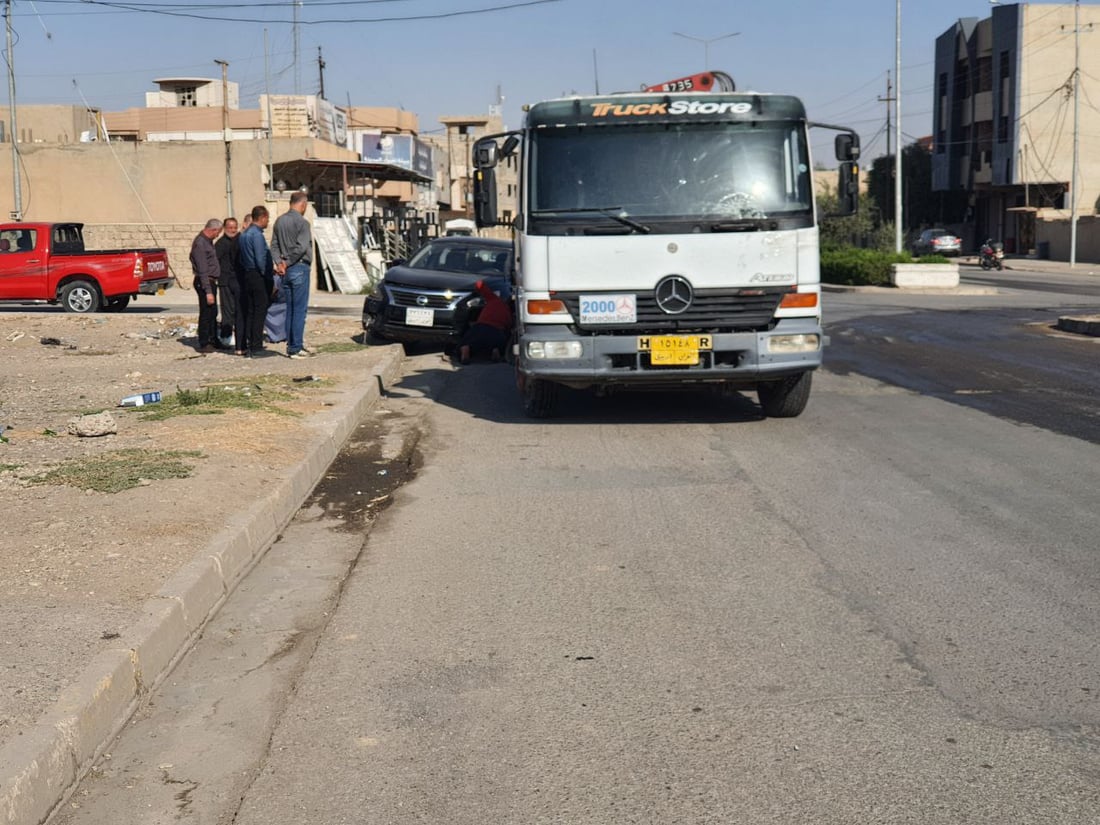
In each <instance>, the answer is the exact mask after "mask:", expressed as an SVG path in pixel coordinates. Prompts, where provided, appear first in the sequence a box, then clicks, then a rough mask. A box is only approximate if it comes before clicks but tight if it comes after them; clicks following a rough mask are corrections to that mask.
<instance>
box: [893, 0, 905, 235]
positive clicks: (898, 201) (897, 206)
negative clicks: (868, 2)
mask: <svg viewBox="0 0 1100 825" xmlns="http://www.w3.org/2000/svg"><path fill="white" fill-rule="evenodd" d="M895 29H896V31H895V44H894V74H895V80H894V128H895V130H896V132H897V140H895V141H894V152H895V153H896V154H895V155H894V250H895V251H896V252H899V253H900V252H901V248H902V241H903V238H904V234H905V233H904V230H903V228H902V221H903V218H904V215H903V214H902V192H901V187H902V178H901V157H902V148H901V0H897V18H896V20H895Z"/></svg>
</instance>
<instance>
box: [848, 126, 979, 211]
mask: <svg viewBox="0 0 1100 825" xmlns="http://www.w3.org/2000/svg"><path fill="white" fill-rule="evenodd" d="M901 152H902V159H901V167H902V175H903V176H904V180H903V181H902V185H903V188H902V198H903V199H904V203H903V204H902V211H903V213H904V215H903V217H904V220H905V226H906V227H907V228H910V229H913V228H917V227H921V226H928V225H930V224H950V223H958V222H959V221H962V220H963V218H964V216H965V214H966V193H965V192H962V191H954V192H933V191H932V153H931V152H929V151H928V150H927V149H925V148H924V146H922V145H921V144H919V143H910V144H909V145H908V146H906V147H904V148H903V149H902V150H901ZM867 192H868V195H869V196H870V200H872V201H873V202H874V203H875V205H876V207H877V208H878V211H879V214H881V215H882V216H883V220H884V221H890V222H893V220H894V157H893V156H892V155H890V156H887V155H882V156H881V157H877V158H875V160H874V161H873V162H872V164H871V171H870V172H869V173H868V177H867Z"/></svg>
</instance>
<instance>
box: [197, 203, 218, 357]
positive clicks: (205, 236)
mask: <svg viewBox="0 0 1100 825" xmlns="http://www.w3.org/2000/svg"><path fill="white" fill-rule="evenodd" d="M221 231H222V222H221V221H220V220H218V219H217V218H211V219H210V220H208V221H207V222H206V226H204V227H203V229H202V232H200V233H199V234H198V235H196V236H195V240H193V241H192V242H191V272H192V273H193V274H194V276H195V277H194V282H193V283H194V285H195V292H196V294H198V296H199V352H203V353H209V352H214V350H216V349H217V348H218V296H217V292H218V276H219V275H220V274H221V270H220V268H219V267H218V253H217V252H216V251H215V250H214V238H216V237H218V233H219V232H221Z"/></svg>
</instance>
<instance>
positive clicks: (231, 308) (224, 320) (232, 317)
mask: <svg viewBox="0 0 1100 825" xmlns="http://www.w3.org/2000/svg"><path fill="white" fill-rule="evenodd" d="M240 240H241V238H240V234H239V233H238V230H237V219H236V218H226V219H225V220H224V221H222V236H221V237H220V238H218V239H217V240H216V241H214V251H215V252H217V253H218V270H219V273H220V275H219V278H218V303H219V304H221V324H220V325H219V327H218V337H219V338H220V339H221V340H222V341H225V340H226V339H227V338H229V336H230V335H232V336H233V338H234V340H235V341H237V342H240V341H241V340H242V338H243V335H242V332H243V331H244V330H243V329H242V327H243V326H244V309H243V307H242V306H241V273H240V268H241V264H240V256H241V250H240ZM243 354H244V353H243V352H242V347H241V346H240V344H239V343H238V344H237V355H243Z"/></svg>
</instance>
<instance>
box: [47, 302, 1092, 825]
mask: <svg viewBox="0 0 1100 825" xmlns="http://www.w3.org/2000/svg"><path fill="white" fill-rule="evenodd" d="M1070 286H1071V287H1072V284H1071V285H1070ZM1060 289H1061V287H1060ZM1088 297H1089V296H1088V295H1083V294H1077V293H1074V292H1072V291H1071V292H1068V293H1067V292H1059V293H1058V294H1046V295H1044V296H1042V298H1041V300H1039V302H1037V298H1036V296H1034V295H1033V294H1030V293H1029V292H1027V291H1023V290H1021V291H1017V292H1012V293H1009V294H1005V295H999V296H983V297H977V298H971V299H960V298H950V299H947V298H943V297H939V296H928V297H913V298H911V299H909V298H907V299H905V301H904V302H902V301H901V299H899V298H898V297H896V296H889V297H880V296H862V295H855V296H830V297H829V299H828V303H827V308H828V310H829V312H830V317H831V318H832V321H831V323H830V329H829V332H830V335H831V336H832V341H833V343H832V347H831V348H830V351H829V356H828V363H829V369H828V370H827V371H824V372H822V373H821V374H819V375H818V376H817V380H816V382H815V390H814V395H813V398H812V399H811V402H810V406H809V409H808V410H807V412H806V413H805V414H804V415H803V416H802V417H800V418H798V419H793V420H782V421H780V420H764V419H762V418H760V416H759V415H758V410H757V407H756V405H755V403H754V400H753V399H752V398H751V397H744V398H734V399H720V398H716V397H709V396H705V395H659V394H647V395H634V396H629V395H626V396H621V397H615V398H612V399H607V400H596V399H594V398H592V397H589V396H585V395H570V396H569V397H568V398H567V399H566V403H565V407H564V410H563V416H562V417H561V418H559V419H556V420H553V421H550V422H539V423H533V422H530V421H527V420H525V419H523V418H522V417H521V416H520V414H519V410H518V404H517V403H516V399H515V397H514V390H513V388H512V387H511V379H510V374H509V371H508V368H507V367H504V366H496V365H473V366H471V367H468V368H464V369H462V370H460V371H455V370H453V369H452V368H451V367H450V366H449V365H446V364H444V363H443V362H442V361H441V360H440V358H439V357H438V355H435V354H424V355H420V356H416V357H414V358H412V359H410V361H409V370H408V372H407V375H406V377H405V378H404V380H403V381H402V382H401V384H400V386H398V387H395V388H394V390H393V392H392V393H391V397H390V398H389V399H388V400H387V401H386V405H385V411H386V412H387V413H389V415H388V416H384V417H383V418H384V420H391V419H392V420H393V421H395V422H398V423H399V424H400V426H402V427H404V428H405V432H407V428H408V427H409V426H415V429H416V430H417V431H418V432H422V433H423V437H422V439H421V440H420V442H419V443H420V447H419V449H420V453H421V462H420V463H421V465H422V466H421V467H420V470H419V473H418V474H417V476H416V478H415V479H414V480H412V481H411V482H410V483H409V484H408V485H407V486H405V487H403V488H401V490H400V491H398V492H397V494H396V499H395V503H394V506H392V507H391V508H390V509H388V510H387V511H385V513H384V514H383V515H382V516H381V518H380V519H379V520H378V521H377V523H376V524H375V525H374V527H373V529H370V530H367V529H366V526H365V525H361V526H359V527H356V528H355V529H356V530H359V532H358V533H355V530H353V531H352V534H355V535H358V536H365V544H363V545H362V547H361V548H360V549H359V551H358V553H355V552H353V550H352V549H351V548H349V547H347V546H345V544H346V542H347V541H348V540H349V536H350V535H352V534H349V532H348V529H347V527H346V522H347V519H346V518H344V517H343V512H341V506H343V507H344V508H345V510H346V512H352V511H354V510H355V508H354V506H353V505H354V501H355V496H356V495H357V494H366V495H371V491H370V490H369V488H368V489H366V492H365V493H364V488H365V486H366V483H367V481H368V480H369V479H370V478H371V477H372V476H375V477H379V476H378V473H379V472H381V471H376V470H375V466H376V465H375V464H374V463H373V460H364V461H361V462H354V461H353V462H346V464H347V465H348V466H347V467H346V468H345V469H346V472H347V474H346V475H341V473H339V472H337V473H335V476H334V477H335V479H336V480H335V482H334V483H335V484H336V488H335V489H334V490H332V491H329V493H328V494H326V495H327V498H326V497H325V496H322V497H321V498H319V499H318V500H317V502H315V505H314V506H315V509H317V510H318V512H328V513H329V515H330V516H332V518H333V519H334V520H335V521H338V522H340V523H341V524H343V525H344V526H341V527H339V528H337V527H336V526H334V524H333V523H329V522H326V520H325V519H313V520H310V519H306V520H305V521H304V522H303V523H302V524H300V525H299V527H298V532H295V533H294V534H293V535H290V536H289V537H288V538H284V541H283V543H282V544H281V545H280V552H281V553H283V554H284V555H283V558H286V557H288V556H289V557H290V558H294V557H296V556H297V555H298V554H299V551H298V548H301V551H300V552H301V554H304V555H307V556H308V554H309V553H316V552H318V548H323V547H325V536H326V534H327V533H329V532H331V531H334V530H335V531H337V532H338V533H339V536H340V537H341V538H340V540H339V541H338V542H335V543H334V545H333V546H334V548H335V549H334V550H333V552H334V553H336V554H337V555H339V556H341V558H344V559H351V560H352V561H351V562H350V563H351V564H352V568H351V569H352V572H351V574H350V576H349V577H348V578H347V579H346V581H344V580H343V579H342V577H340V576H336V575H335V574H333V573H332V572H331V570H328V568H325V569H324V571H323V573H322V571H316V572H314V573H313V574H306V573H302V574H301V575H303V576H305V578H306V580H307V581H312V580H313V578H316V577H321V578H327V580H328V581H329V588H330V591H329V592H330V596H329V602H326V603H325V604H326V605H327V604H331V605H333V607H332V609H331V610H330V609H329V608H328V607H325V608H324V609H323V610H322V609H320V608H318V609H315V610H313V611H310V610H308V609H306V608H304V607H303V610H304V611H305V612H304V613H302V614H297V615H291V616H289V617H287V618H283V619H279V620H275V619H267V618H266V613H265V611H266V610H269V609H271V608H272V605H273V599H267V600H265V599H263V592H262V591H263V587H262V586H261V587H259V589H258V590H256V592H254V593H253V600H254V601H253V606H252V607H250V608H249V607H238V610H241V611H243V612H242V613H239V614H237V615H238V617H239V616H240V615H244V616H246V617H250V618H249V619H248V621H244V620H243V619H240V618H238V620H237V622H236V624H231V625H230V626H229V627H228V628H227V629H226V630H225V631H224V634H229V635H223V636H221V637H219V636H217V634H215V633H211V634H208V635H209V636H212V637H214V638H220V639H222V642H223V643H224V640H225V639H226V638H229V636H231V635H232V631H233V629H234V628H236V629H237V630H236V632H238V633H239V632H240V628H241V625H242V623H243V624H251V625H254V626H255V627H256V628H257V629H262V628H263V627H264V624H265V621H271V622H276V624H275V625H274V626H276V627H278V628H279V629H280V632H282V633H283V634H284V635H285V637H286V639H288V640H289V641H287V642H286V643H284V644H283V645H282V646H281V647H280V646H278V645H276V646H274V648H273V647H272V642H271V640H270V638H269V639H267V647H261V646H260V645H259V642H256V644H255V646H254V647H255V648H256V649H260V650H263V651H266V654H265V655H266V658H265V655H259V654H258V653H256V652H252V653H251V654H249V650H253V649H254V648H253V647H250V646H249V645H248V644H244V649H243V650H241V651H240V653H239V655H236V656H227V655H226V654H225V650H224V648H220V647H216V646H212V645H209V644H208V643H207V642H205V641H204V642H203V643H202V644H200V645H199V646H198V648H196V650H195V652H194V653H193V654H192V656H191V657H190V659H189V660H188V662H186V663H185V667H186V668H191V669H192V670H181V671H180V673H179V678H178V680H176V682H177V684H178V687H177V689H176V690H173V691H171V692H167V693H166V695H165V696H163V697H158V698H157V700H155V701H154V706H153V707H152V708H151V709H149V710H148V711H147V712H146V713H145V714H144V715H143V718H142V720H141V721H139V722H138V723H137V724H135V725H134V726H132V729H131V730H129V731H128V732H127V733H126V734H125V735H124V737H123V738H122V740H121V741H120V742H119V743H118V744H117V746H116V747H115V748H113V749H112V754H111V758H110V759H108V760H104V763H103V764H102V765H101V766H100V770H99V771H98V773H97V775H96V777H95V779H94V781H91V782H88V783H85V785H84V786H83V787H82V789H81V790H80V791H79V792H78V794H77V796H75V797H74V803H75V804H77V805H79V806H80V807H79V808H71V807H70V809H69V810H67V811H66V813H65V816H64V818H63V819H62V821H63V822H65V823H97V822H105V821H141V822H177V821H182V822H233V823H240V825H252V824H253V823H256V825H259V823H264V824H265V825H266V823H272V822H308V823H380V824H381V823H386V824H387V825H388V824H389V823H470V825H474V824H475V823H476V824H477V825H482V824H483V823H524V825H526V824H527V823H569V824H570V825H572V824H573V823H586V824H587V823H731V822H743V823H763V822H775V823H795V822H799V823H801V822H809V823H845V825H849V824H850V823H864V822H875V823H921V825H928V824H929V823H943V824H944V825H948V823H950V824H951V825H957V823H962V822H965V823H989V825H1004V823H1044V825H1046V823H1082V825H1083V824H1084V823H1095V822H1097V821H1098V820H1100V707H1098V704H1097V697H1098V694H1100V607H1098V605H1100V599H1098V596H1100V593H1098V590H1100V560H1098V556H1097V552H1098V551H1097V547H1098V542H1097V540H1096V536H1097V535H1100V512H1098V511H1097V508H1096V506H1095V503H1096V492H1095V491H1096V490H1097V489H1100V461H1098V458H1100V448H1098V447H1097V445H1096V444H1097V438H1096V431H1095V429H1094V424H1095V414H1094V413H1090V414H1091V415H1093V419H1092V423H1082V424H1079V425H1076V429H1075V425H1074V424H1073V421H1074V420H1075V419H1079V418H1081V417H1082V416H1084V415H1085V414H1086V413H1087V412H1089V410H1088V399H1090V398H1091V399H1093V400H1095V396H1096V392H1097V384H1098V383H1100V382H1098V379H1097V377H1096V371H1095V369H1091V368H1090V365H1091V364H1095V358H1096V354H1097V352H1098V351H1097V350H1096V349H1095V344H1094V343H1093V342H1091V341H1079V340H1071V339H1067V338H1064V337H1059V336H1055V335H1053V334H1052V333H1051V332H1050V330H1049V329H1044V328H1042V327H1041V325H1043V324H1045V325H1047V326H1049V324H1050V319H1051V317H1052V315H1053V317H1056V316H1057V314H1058V313H1059V312H1061V311H1062V310H1063V309H1064V308H1065V307H1070V306H1084V305H1086V304H1087V302H1088ZM1074 385H1076V389H1075V388H1074ZM1036 399H1038V400H1036ZM1040 401H1042V402H1044V403H1039V402H1040ZM1044 405H1045V411H1046V412H1045V414H1043V409H1044ZM410 422H413V424H412V425H410ZM379 437H380V438H381V436H379ZM382 441H383V443H384V442H385V439H382ZM396 452H397V453H400V451H396ZM356 467H358V468H359V470H360V472H361V475H360V476H358V477H357V476H355V472H356V470H355V468H356ZM380 477H383V478H384V477H385V476H380ZM341 478H342V479H343V481H342V482H340V479H341ZM371 497H372V498H374V497H377V496H371ZM360 500H362V499H361V498H360ZM326 501H327V502H328V504H327V505H325V502H326ZM341 502H343V505H341ZM349 502H350V503H349ZM340 548H343V549H340ZM276 557H278V556H276ZM303 566H307V567H308V566H309V565H303ZM264 569H265V568H263V567H261V568H260V569H259V571H258V575H260V576H261V577H262V576H263V575H264ZM311 569H312V568H311ZM285 579H286V577H285V576H284V577H283V579H280V580H282V581H285ZM334 579H336V580H334ZM257 581H263V579H262V578H261V579H258V580H257ZM341 588H342V589H341ZM254 590H255V588H254ZM276 592H277V596H278V600H279V601H280V602H282V601H284V600H286V599H292V597H293V593H294V588H293V587H288V586H283V587H281V588H276ZM273 598H274V597H273ZM308 600H310V601H312V602H314V603H317V602H318V601H319V599H318V596H317V595H316V594H311V595H309V599H308ZM263 605H266V607H264V608H262V607H261V606H263ZM231 615H232V614H231ZM288 623H289V624H288ZM234 638H236V637H234ZM272 649H274V650H275V653H272V652H271V651H272ZM280 650H281V651H283V653H282V655H277V654H278V652H279V651H280ZM288 656H292V657H297V658H296V661H297V664H296V665H295V666H293V667H288V666H287V664H286V662H287V659H286V657H288ZM280 663H282V664H280ZM278 667H284V668H285V672H284V673H282V674H281V676H280V677H279V679H275V683H276V685H277V686H276V687H272V686H271V685H265V686H263V687H257V686H255V685H254V684H253V683H251V682H249V681H248V680H249V679H256V678H257V676H259V675H262V674H263V673H265V670H264V668H268V669H275V668H278ZM235 673H240V674H247V677H244V676H242V677H241V678H239V679H234V674H235ZM203 674H207V676H205V677H204V676H203ZM212 674H217V678H214V677H213V675H212ZM280 679H281V681H280ZM219 684H220V685H221V686H220V687H219ZM229 697H232V699H233V703H234V704H233V705H232V706H233V707H238V708H248V709H249V713H248V719H249V720H255V721H254V724H248V725H246V724H243V720H242V721H241V723H240V724H238V719H237V718H236V716H235V715H234V714H233V713H231V712H227V711H226V710H225V708H226V703H227V701H228V698H229ZM265 709H266V710H265ZM241 713H243V710H242V711H241ZM245 729H247V730H245ZM226 754H237V761H236V762H229V761H227V758H226ZM241 754H245V755H246V757H242V756H241ZM222 765H232V767H233V770H232V775H233V777H234V779H235V781H234V782H233V783H229V784H228V785H227V784H226V783H225V782H223V783H222V784H221V785H218V784H217V783H216V782H214V780H213V779H211V780H210V781H209V783H207V782H206V780H204V779H201V778H198V777H205V776H208V775H218V774H219V769H220V768H221V767H222ZM165 766H167V767H165ZM226 770H228V768H227V769H226ZM223 773H224V772H223ZM208 786H209V787H208Z"/></svg>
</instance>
